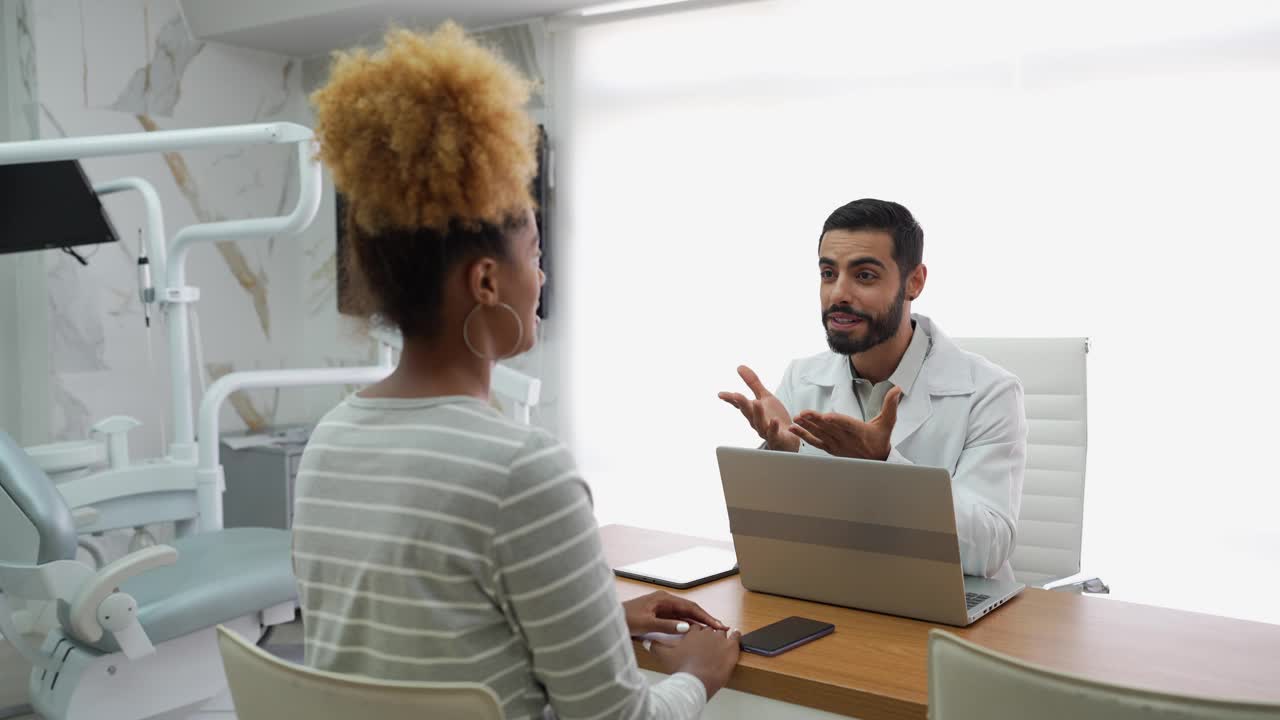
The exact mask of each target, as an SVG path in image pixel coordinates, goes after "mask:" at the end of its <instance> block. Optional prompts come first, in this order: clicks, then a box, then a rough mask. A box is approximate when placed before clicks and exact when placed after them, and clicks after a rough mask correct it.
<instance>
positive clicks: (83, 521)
mask: <svg viewBox="0 0 1280 720" xmlns="http://www.w3.org/2000/svg"><path fill="white" fill-rule="evenodd" d="M71 521H72V522H73V523H75V525H76V527H78V528H82V527H88V526H89V525H92V524H94V523H96V522H98V511H97V510H94V509H93V508H92V507H87V506H86V507H78V508H75V509H73V510H72V511H71Z"/></svg>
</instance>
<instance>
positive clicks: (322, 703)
mask: <svg viewBox="0 0 1280 720" xmlns="http://www.w3.org/2000/svg"><path fill="white" fill-rule="evenodd" d="M218 647H219V649H220V650H221V651H222V663H223V665H224V666H225V668H226V671H227V682H228V684H229V685H230V686H231V699H232V701H233V702H234V703H235V706H236V717H237V718H239V720H279V718H288V717H296V718H306V720H350V719H351V718H377V719H378V720H422V719H423V718H432V720H502V710H501V708H500V707H499V705H498V698H497V696H496V695H494V694H493V691H492V690H490V689H489V688H487V687H485V686H483V685H479V684H467V683H419V682H390V681H384V680H373V679H370V678H364V677H357V676H354V675H342V674H338V673H331V672H321V671H319V670H312V669H311V668H307V667H303V666H301V665H295V664H293V663H290V662H285V661H284V660H281V659H279V658H277V657H275V656H273V655H270V654H268V653H266V652H264V651H263V650H261V649H259V648H258V647H257V646H255V645H251V644H250V643H248V642H246V641H245V640H244V639H243V638H241V637H240V636H239V635H237V634H235V633H233V632H231V631H230V630H227V629H226V628H225V627H222V626H219V627H218Z"/></svg>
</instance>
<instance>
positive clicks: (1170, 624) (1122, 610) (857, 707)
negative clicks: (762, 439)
mask: <svg viewBox="0 0 1280 720" xmlns="http://www.w3.org/2000/svg"><path fill="white" fill-rule="evenodd" d="M600 534H601V537H602V539H603V541H604V549H605V555H606V557H607V558H608V560H609V563H610V565H611V566H613V567H617V566H618V565H625V564H627V563H631V562H638V561H640V560H647V559H649V558H653V557H657V556H659V555H664V554H666V553H669V552H674V551H677V550H682V549H684V548H687V547H691V546H693V545H699V544H701V545H720V546H723V547H731V546H730V545H729V544H727V543H716V542H712V541H708V540H703V539H700V538H694V537H689V536H686V535H674V534H671V533H664V532H658V531H654V530H642V529H639V528H632V527H626V526H623V525H608V526H605V527H603V528H601V529H600ZM797 560H798V561H801V562H802V561H803V560H801V559H797ZM617 583H618V595H619V596H620V597H621V599H622V600H629V599H631V598H634V597H637V596H639V595H644V594H646V593H649V592H652V591H653V590H655V589H661V588H657V587H656V586H654V585H649V584H647V583H641V582H636V581H633V580H624V579H622V578H617ZM672 592H674V593H677V594H680V595H684V596H686V597H689V598H690V599H692V600H694V601H695V602H697V603H698V604H700V605H702V607H704V608H706V610H707V611H708V612H710V613H711V614H712V615H714V616H715V617H717V618H719V619H720V620H721V621H723V622H725V623H728V624H729V625H730V626H732V627H737V628H740V629H742V631H743V632H749V631H751V630H754V629H756V628H758V627H762V626H764V625H768V624H769V623H771V622H774V621H777V620H781V619H782V618H784V617H787V616H790V615H802V616H804V617H809V618H813V619H815V620H823V621H826V622H830V623H834V624H835V626H836V632H835V634H833V635H830V636H828V637H826V638H823V639H821V640H818V641H816V642H814V643H812V644H809V645H804V646H802V647H799V648H797V649H795V650H792V651H790V652H788V653H786V654H785V655H781V656H778V657H775V658H766V657H760V656H757V655H748V654H746V653H743V655H742V658H741V660H739V662H738V667H737V669H736V670H734V673H733V677H732V678H731V679H730V681H729V687H731V688H733V689H735V690H740V691H742V692H747V693H751V694H754V695H761V696H764V697H769V698H773V699H775V700H781V701H783V702H788V703H795V704H797V705H804V706H807V707H813V708H818V709H820V710H826V711H828V712H834V713H839V714H842V715H852V716H854V717H858V718H867V719H868V720H870V719H872V718H923V717H925V716H926V711H927V708H928V699H929V698H928V696H929V690H928V681H927V680H928V673H927V660H928V633H929V630H930V629H932V628H934V627H943V628H944V629H947V630H948V631H950V632H954V633H956V634H957V635H959V636H961V637H964V638H967V639H969V640H972V641H973V642H976V643H979V644H981V645H984V646H986V647H989V648H992V649H993V650H997V651H999V652H1003V653H1006V654H1008V655H1012V656H1014V657H1018V658H1022V659H1024V660H1028V661H1030V662H1034V663H1038V664H1040V665H1044V666H1047V667H1050V668H1053V669H1055V670H1061V671H1065V672H1071V673H1076V674H1079V675H1085V676H1088V677H1092V678H1096V679H1099V680H1104V681H1109V682H1115V683H1121V684H1127V685H1135V686H1139V687H1145V688H1151V689H1155V690H1162V691H1168V692H1176V693H1188V694H1195V695H1211V696H1221V697H1229V698H1235V699H1253V700H1264V701H1271V702H1280V626H1277V625H1268V624H1265V623H1256V622H1246V621H1243V620H1231V619H1228V618H1222V617H1216V616H1213V615H1201V614H1198V613H1190V612H1182V611H1179V610H1167V609H1164V608H1157V607H1150V606H1147V605H1136V604H1133V603H1124V602H1118V601H1113V600H1107V599H1100V598H1088V597H1083V596H1080V595H1075V594H1071V593H1063V592H1048V591H1045V590H1035V589H1027V590H1025V591H1023V593H1022V594H1021V595H1019V596H1018V597H1017V598H1014V599H1013V600H1011V601H1010V602H1009V603H1007V604H1006V605H1005V606H1004V607H1002V608H1000V609H998V610H996V611H995V612H993V613H992V614H991V615H988V616H987V617H985V618H983V619H982V620H979V621H978V622H977V623H976V624H974V625H972V626H970V627H968V628H963V629H961V628H947V627H946V626H940V625H934V624H932V623H925V622H919V621H916V620H907V619H904V618H898V617H892V616H889V615H880V614H877V613H870V612H862V611H858V610H851V609H848V608H841V607H835V606H832V605H824V604H821V603H813V602H808V601H804V600H794V599H791V598H784V597H778V596H775V595H765V594H762V593H753V592H748V591H747V590H746V589H744V588H743V587H742V582H741V580H740V579H739V577H738V576H737V575H734V576H732V577H727V578H724V579H723V580H717V581H715V582H713V583H708V584H706V585H703V586H700V587H697V588H693V589H692V590H684V591H680V590H673V591H672ZM636 657H637V658H638V659H639V661H640V665H641V667H643V668H645V669H648V670H660V668H658V667H657V665H656V664H655V663H654V662H653V656H652V655H650V654H649V653H646V652H645V651H644V650H643V648H640V646H639V645H638V644H637V645H636Z"/></svg>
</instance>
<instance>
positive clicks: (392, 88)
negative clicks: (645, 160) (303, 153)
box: [293, 24, 738, 718]
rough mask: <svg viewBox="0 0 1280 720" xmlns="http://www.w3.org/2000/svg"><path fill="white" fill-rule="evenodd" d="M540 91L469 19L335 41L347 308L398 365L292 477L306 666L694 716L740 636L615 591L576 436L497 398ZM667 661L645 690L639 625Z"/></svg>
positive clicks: (322, 428) (677, 608) (324, 426)
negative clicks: (668, 639)
mask: <svg viewBox="0 0 1280 720" xmlns="http://www.w3.org/2000/svg"><path fill="white" fill-rule="evenodd" d="M529 91H530V88H529V85H528V83H527V81H525V80H524V79H523V78H522V77H521V76H520V75H519V73H517V72H516V71H515V70H514V69H513V68H512V67H511V66H509V65H508V64H506V63H505V62H503V61H501V60H499V59H498V58H497V57H495V56H494V55H493V54H492V53H490V52H489V51H487V50H486V49H484V48H482V47H480V46H479V45H477V44H476V43H474V42H473V41H472V40H470V39H468V38H467V37H466V36H465V35H464V34H463V32H462V31H461V30H460V29H459V28H458V27H457V26H455V25H453V24H446V25H445V26H443V27H442V28H440V29H439V30H437V31H436V32H435V33H433V34H431V35H429V36H422V35H419V34H415V33H412V32H409V31H406V30H393V31H391V32H390V33H388V34H387V37H386V45H385V47H384V48H383V49H382V50H379V51H378V52H376V53H368V52H365V51H360V50H357V51H353V52H348V53H341V54H339V55H338V56H337V58H336V60H335V62H334V65H333V68H332V72H331V76H330V80H329V82H328V84H327V85H325V87H323V88H321V89H320V90H318V91H316V93H315V94H314V95H313V96H312V102H313V103H314V105H315V109H316V134H317V136H318V138H319V141H320V158H321V160H322V161H323V162H324V164H325V165H327V166H328V168H329V170H330V171H331V173H332V175H333V181H334V184H335V185H336V186H337V188H338V190H339V191H341V192H342V193H343V195H344V196H345V197H346V199H347V203H348V207H347V215H346V218H345V223H346V229H347V237H349V238H350V242H349V243H347V244H346V251H347V253H348V254H347V257H346V260H347V262H346V265H347V267H348V268H350V269H351V271H352V276H351V277H350V278H349V280H350V285H352V286H353V287H354V292H353V294H352V296H351V298H350V299H351V300H353V301H355V302H356V304H357V305H358V306H359V307H360V308H361V309H362V310H363V311H364V312H365V313H366V314H367V315H368V317H369V318H370V319H371V320H372V321H373V322H379V323H384V324H386V325H389V326H393V327H395V328H397V329H398V330H399V331H400V332H401V334H402V335H403V337H404V352H403V353H402V355H401V359H400V363H399V365H398V367H397V368H396V369H395V371H394V372H393V373H391V375H390V376H388V377H387V378H386V379H385V380H383V381H382V382H380V383H378V384H376V385H373V386H371V387H369V388H367V389H365V390H363V391H361V392H359V393H357V394H355V395H353V396H351V397H349V398H347V399H346V400H345V401H343V402H342V404H340V405H339V406H338V407H336V408H334V409H333V410H332V411H330V412H329V413H328V414H327V415H326V416H325V417H324V419H323V420H322V421H321V422H320V423H319V425H318V426H317V427H316V430H315V432H314V434H313V435H312V438H311V441H310V443H309V444H308V445H307V449H306V452H305V453H304V454H303V458H302V464H301V467H300V469H299V472H298V480H297V488H296V499H295V513H294V527H293V531H294V553H293V558H294V570H295V573H296V575H297V577H298V584H299V590H300V598H301V603H302V612H303V621H304V625H305V629H306V663H307V664H308V665H310V666H312V667H316V668H320V669H324V670H330V671H335V672H343V673H355V674H360V675H366V676H371V677H376V678H383V679H391V680H426V681H439V682H474V683H482V684H484V685H485V686H487V687H488V688H490V689H491V690H492V691H493V692H494V694H495V695H496V696H497V697H498V698H499V702H500V703H501V705H502V709H503V712H504V714H505V715H506V716H507V717H540V716H542V715H543V714H544V711H547V710H548V709H549V710H550V711H553V712H554V713H555V714H557V715H559V716H560V717H562V718H568V717H589V718H645V717H648V718H691V717H696V716H697V715H699V714H700V713H701V711H702V708H703V706H704V705H705V703H706V701H707V699H708V698H710V697H711V696H712V695H714V694H715V692H716V691H717V690H719V689H720V688H721V687H723V686H724V684H725V683H726V682H727V681H728V678H729V674H730V672H731V671H732V669H733V666H734V664H735V662H736V660H737V656H738V640H737V637H736V635H737V633H736V631H733V630H730V629H729V628H727V627H725V626H724V625H723V624H721V623H720V622H718V621H716V620H715V619H714V618H712V617H711V616H709V615H708V614H707V613H706V612H705V611H704V610H703V609H702V608H700V607H698V606H697V605H696V604H694V603H692V602H689V601H687V600H684V599H682V598H677V597H675V596H672V595H670V594H667V593H654V594H651V595H647V596H645V597H642V598H638V599H636V600H633V601H629V602H628V603H626V604H620V603H619V602H618V599H617V595H616V593H615V590H614V579H613V574H612V572H611V571H610V569H609V566H608V565H607V564H606V562H605V559H604V556H603V553H602V550H601V545H600V539H599V534H598V531H597V528H596V522H595V518H594V516H593V515H592V509H591V497H590V494H589V491H588V489H587V486H586V484H585V483H584V482H583V480H582V478H581V477H580V476H579V475H578V473H577V471H576V469H575V467H574V463H573V459H572V458H571V457H570V455H569V452H568V450H567V449H566V448H565V447H564V446H563V445H561V444H560V443H558V442H556V440H555V439H554V438H552V437H551V436H550V435H549V434H548V433H546V432H544V431H542V430H539V429H536V428H532V427H528V426H525V425H521V424H517V423H513V422H510V421H508V420H506V419H504V418H503V417H502V416H501V415H499V414H498V413H497V412H496V411H494V410H493V409H492V408H491V407H490V405H489V404H488V400H489V394H490V389H489V380H490V372H491V370H492V367H493V363H494V362H495V361H497V360H499V359H501V358H505V357H511V356H513V355H516V354H519V353H522V352H525V351H527V350H529V349H530V348H531V347H533V343H534V337H535V328H536V325H537V322H538V319H537V316H536V310H537V304H538V295H539V290H540V288H541V286H542V282H543V280H544V278H543V275H542V271H541V270H540V269H539V262H538V260H539V254H540V252H539V242H538V234H537V227H536V224H535V222H534V220H533V214H532V208H533V202H532V200H531V198H530V195H529V186H530V180H531V178H532V177H533V174H534V172H535V169H536V167H535V160H534V126H533V123H532V121H531V120H530V119H529V117H528V116H527V115H526V114H525V112H524V110H523V106H524V104H525V102H526V100H527V99H528V96H529ZM653 631H660V632H667V633H684V637H683V638H682V639H681V640H680V641H679V642H676V643H672V644H665V643H657V644H654V645H653V646H652V651H653V652H654V653H656V655H657V657H658V658H659V661H660V662H661V663H663V665H664V666H665V667H666V668H667V669H668V670H669V671H670V672H672V673H673V674H672V676H671V677H670V678H668V679H666V680H664V681H662V682H660V683H658V684H656V685H654V686H652V687H649V686H648V685H647V683H646V682H645V680H644V678H643V676H642V675H640V673H639V671H638V669H637V667H636V660H635V655H634V653H633V651H632V646H631V641H630V636H631V635H632V634H643V633H647V632H653Z"/></svg>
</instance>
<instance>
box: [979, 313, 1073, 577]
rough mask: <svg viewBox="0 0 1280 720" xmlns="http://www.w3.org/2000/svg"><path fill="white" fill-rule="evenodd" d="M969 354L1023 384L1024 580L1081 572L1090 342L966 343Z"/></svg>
mask: <svg viewBox="0 0 1280 720" xmlns="http://www.w3.org/2000/svg"><path fill="white" fill-rule="evenodd" d="M955 342H956V344H957V345H959V346H960V347H961V348H962V349H964V350H967V351H969V352H972V353H976V354H978V355H981V356H983V357H985V358H986V359H988V360H990V361H991V362H993V363H995V364H996V365H999V366H1000V367H1002V368H1004V369H1005V370H1008V371H1009V372H1011V373H1013V374H1014V375H1016V376H1018V379H1019V380H1021V381H1022V389H1023V392H1024V393H1025V394H1026V409H1027V423H1028V426H1029V427H1028V433H1029V436H1028V439H1027V472H1026V476H1025V480H1024V483H1023V489H1022V510H1021V512H1020V513H1019V516H1018V539H1017V547H1016V548H1015V549H1014V551H1013V558H1012V559H1011V560H1010V564H1011V565H1012V566H1013V572H1014V574H1015V575H1016V576H1017V579H1018V581H1019V582H1024V583H1026V584H1027V585H1032V586H1043V585H1045V584H1047V583H1050V582H1052V581H1054V580H1058V579H1061V578H1064V577H1068V576H1071V575H1075V574H1076V573H1078V572H1080V538H1081V531H1082V529H1083V525H1084V477H1085V456H1086V451H1087V449H1088V445H1089V442H1088V441H1089V433H1088V413H1087V403H1086V395H1087V393H1086V389H1087V383H1086V373H1085V358H1086V355H1087V353H1088V352H1089V341H1088V340H1087V339H1086V338H963V339H956V341H955Z"/></svg>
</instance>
